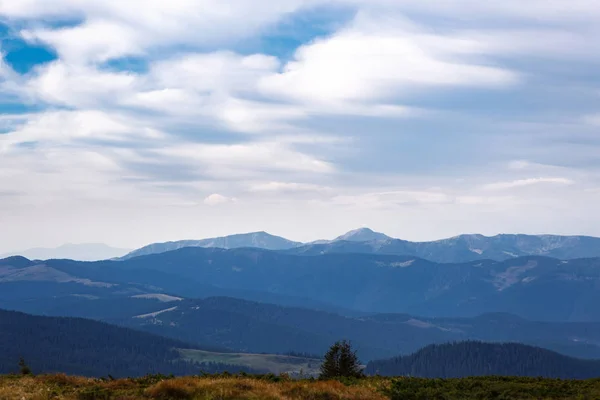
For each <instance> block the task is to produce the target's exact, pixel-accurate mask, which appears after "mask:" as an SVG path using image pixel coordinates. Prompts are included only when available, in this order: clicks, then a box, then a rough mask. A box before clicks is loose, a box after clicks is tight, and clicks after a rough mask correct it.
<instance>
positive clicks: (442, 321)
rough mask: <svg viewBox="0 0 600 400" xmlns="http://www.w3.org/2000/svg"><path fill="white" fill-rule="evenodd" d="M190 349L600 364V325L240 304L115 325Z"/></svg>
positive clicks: (186, 308) (195, 303)
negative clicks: (512, 352) (544, 357)
mask: <svg viewBox="0 0 600 400" xmlns="http://www.w3.org/2000/svg"><path fill="white" fill-rule="evenodd" d="M111 322H113V323H118V324H122V325H124V326H127V327H131V328H136V329H141V330H145V331H148V332H151V333H154V334H159V335H163V336H167V337H171V338H174V339H177V340H181V341H185V342H188V343H197V344H203V345H210V346H221V347H226V348H228V349H229V350H230V351H242V352H250V353H280V354H281V353H288V352H290V351H294V352H302V353H309V354H324V353H325V351H326V350H327V348H328V347H329V346H330V345H331V343H333V342H334V341H336V340H339V339H340V338H345V339H349V340H351V341H352V343H353V345H354V347H355V348H356V349H357V350H358V353H359V355H360V357H361V358H362V359H363V361H367V360H373V359H378V358H387V357H391V356H393V355H396V354H409V353H412V352H414V351H416V350H418V349H420V348H422V347H424V346H426V345H428V344H432V343H446V342H452V341H464V340H481V341H488V342H507V341H511V342H521V343H527V344H531V345H536V346H540V347H544V348H549V349H553V350H555V351H559V352H561V353H564V354H568V355H572V356H577V357H582V358H600V345H599V344H600V322H586V323H564V322H535V321H528V320H525V319H522V318H519V317H516V316H514V315H508V314H486V315H482V316H479V317H476V318H425V317H415V316H411V315H405V314H377V315H370V316H360V317H348V316H342V315H338V314H333V313H328V312H323V311H315V310H309V309H304V308H295V307H281V306H277V305H273V304H265V303H257V302H251V301H244V300H239V299H232V298H208V299H203V300H182V301H179V302H170V303H167V304H163V305H161V306H160V307H158V308H157V309H156V312H154V313H147V314H143V315H140V316H134V317H132V318H128V319H120V320H113V321H111Z"/></svg>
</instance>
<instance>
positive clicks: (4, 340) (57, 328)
mask: <svg viewBox="0 0 600 400" xmlns="http://www.w3.org/2000/svg"><path fill="white" fill-rule="evenodd" d="M186 347H187V348H190V347H191V348H194V347H196V346H192V345H187V344H185V343H182V342H180V341H176V340H172V339H166V338H164V337H160V336H156V335H151V334H148V333H144V332H139V331H135V330H132V329H126V328H122V327H117V326H112V325H108V324H105V323H102V322H97V321H91V320H86V319H78V318H54V317H39V316H32V315H28V314H22V313H17V312H11V311H4V310H0V373H4V374H5V373H9V372H15V371H18V367H17V363H18V361H19V358H20V357H23V358H24V359H25V360H26V362H27V364H28V365H29V366H30V367H31V369H32V370H33V371H34V373H47V372H65V373H71V374H79V375H86V376H107V375H109V374H110V375H113V376H115V377H116V376H141V375H145V374H148V373H164V374H170V373H174V374H180V375H182V374H192V373H198V372H199V371H200V368H199V366H197V365H193V364H191V363H188V362H184V361H182V360H181V359H180V355H179V353H178V352H177V350H175V349H176V348H186ZM196 348H197V347H196Z"/></svg>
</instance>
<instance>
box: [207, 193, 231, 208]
mask: <svg viewBox="0 0 600 400" xmlns="http://www.w3.org/2000/svg"><path fill="white" fill-rule="evenodd" d="M235 201H236V199H234V198H233V197H226V196H223V195H221V194H218V193H213V194H211V195H209V196H207V197H206V198H205V199H204V204H206V205H208V206H218V205H219V204H225V203H233V202H235Z"/></svg>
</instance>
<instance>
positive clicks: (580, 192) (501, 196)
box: [0, 0, 600, 253]
mask: <svg viewBox="0 0 600 400" xmlns="http://www.w3.org/2000/svg"><path fill="white" fill-rule="evenodd" d="M597 37H600V7H598V6H597V2H596V1H592V0H574V1H571V2H565V1H562V0H561V1H558V0H530V1H527V2H522V1H516V0H505V1H503V2H481V1H474V0H446V1H443V2H423V1H417V0H370V1H364V0H282V1H279V2H266V1H262V0H252V1H251V0H231V1H215V0H171V1H168V2H164V1H158V0H155V1H154V0H153V1H141V0H139V1H138V0H130V1H120V0H119V1H117V0H105V1H102V2H96V1H87V0H80V1H70V0H20V1H11V2H0V54H1V56H2V58H1V61H0V221H2V226H3V228H4V229H1V230H0V253H2V252H9V251H13V250H15V249H20V248H27V247H34V246H57V245H60V244H62V243H65V242H105V243H109V244H111V245H115V246H120V247H135V246H139V245H143V244H146V243H148V242H154V241H163V240H175V239H184V238H202V237H207V236H216V235H224V234H229V233H234V232H248V231H257V230H266V231H269V232H271V233H274V234H280V235H283V236H286V237H289V238H291V239H296V240H313V239H318V238H330V237H334V236H337V235H338V234H340V233H342V232H344V231H347V230H349V229H352V228H356V227H360V226H369V227H371V228H373V229H376V230H380V231H383V232H385V233H387V234H389V235H391V236H395V237H401V238H405V239H411V240H431V239H438V238H443V237H447V236H452V235H456V234H460V233H475V232H477V233H483V234H488V235H491V234H496V233H501V232H522V233H557V234H589V235H600V213H598V212H597V210H598V204H600V156H599V154H600V73H598V71H600V57H599V56H598V54H600V51H599V50H600V43H599V42H598V40H596V38H597Z"/></svg>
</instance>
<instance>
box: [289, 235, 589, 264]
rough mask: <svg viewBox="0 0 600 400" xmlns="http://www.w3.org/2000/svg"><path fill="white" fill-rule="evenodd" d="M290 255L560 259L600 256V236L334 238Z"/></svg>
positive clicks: (455, 259)
mask: <svg viewBox="0 0 600 400" xmlns="http://www.w3.org/2000/svg"><path fill="white" fill-rule="evenodd" d="M287 252H289V253H291V254H298V255H317V254H329V253H367V254H386V255H402V256H414V257H419V258H423V259H426V260H429V261H435V262H440V263H459V262H467V261H474V260H496V261H503V260H508V259H511V258H516V257H523V256H546V257H553V258H559V259H563V260H566V259H574V258H590V257H600V238H596V237H590V236H558V235H521V234H516V235H512V234H501V235H496V236H483V235H478V234H474V235H471V234H469V235H460V236H455V237H452V238H448V239H442V240H436V241H431V242H409V241H406V240H401V239H391V238H390V239H382V240H371V241H364V242H355V241H348V240H334V241H331V242H328V243H314V244H307V245H304V246H299V247H295V248H293V249H290V250H288V251H287Z"/></svg>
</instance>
